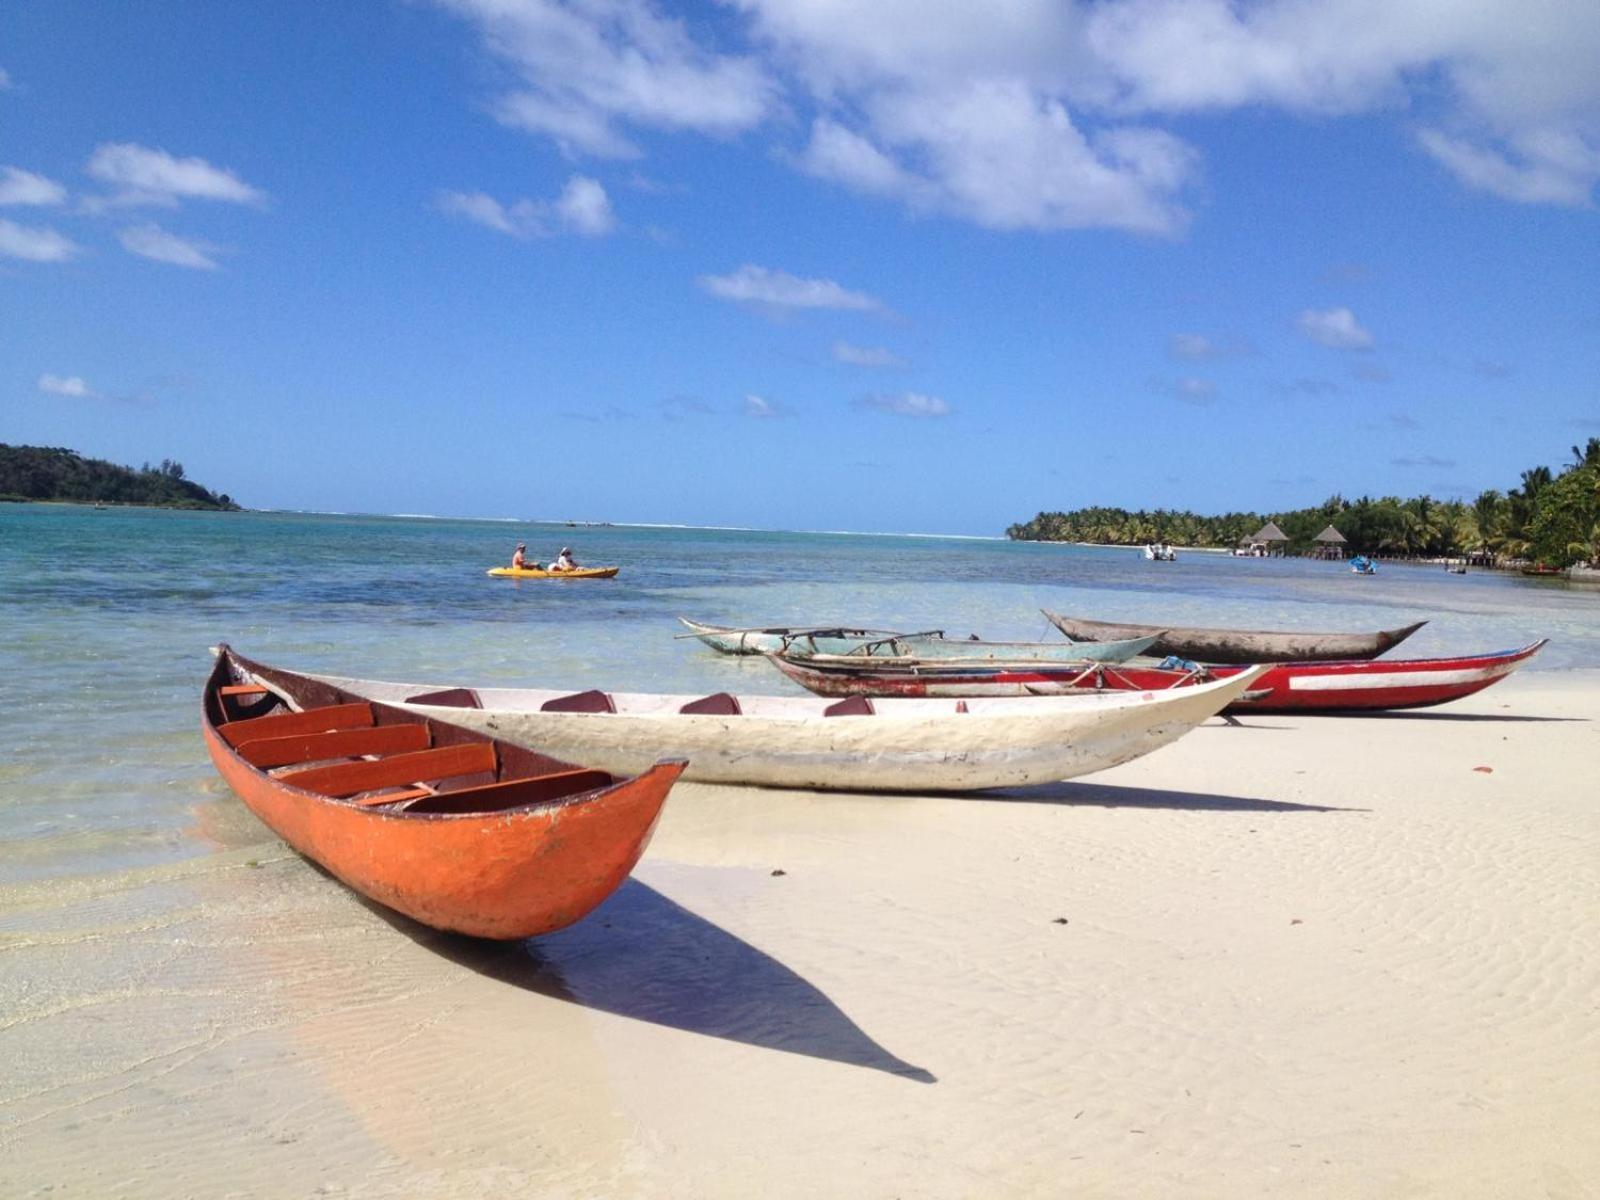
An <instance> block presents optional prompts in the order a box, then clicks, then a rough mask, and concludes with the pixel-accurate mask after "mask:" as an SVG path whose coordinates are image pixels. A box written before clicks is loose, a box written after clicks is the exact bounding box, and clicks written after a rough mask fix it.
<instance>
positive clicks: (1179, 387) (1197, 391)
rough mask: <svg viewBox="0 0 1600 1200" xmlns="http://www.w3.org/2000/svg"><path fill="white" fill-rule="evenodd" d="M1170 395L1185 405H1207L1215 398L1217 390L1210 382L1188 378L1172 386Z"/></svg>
mask: <svg viewBox="0 0 1600 1200" xmlns="http://www.w3.org/2000/svg"><path fill="white" fill-rule="evenodd" d="M1172 394H1173V395H1175V396H1176V397H1177V398H1178V399H1179V400H1182V401H1183V402H1184V403H1185V404H1196V405H1201V406H1204V405H1207V404H1210V403H1212V402H1213V401H1214V400H1215V399H1216V398H1217V389H1216V387H1215V385H1214V384H1212V383H1211V382H1210V380H1206V379H1196V378H1194V377H1193V376H1190V377H1188V378H1186V379H1180V380H1178V381H1177V382H1176V383H1175V384H1173V385H1172Z"/></svg>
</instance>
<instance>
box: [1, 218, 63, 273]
mask: <svg viewBox="0 0 1600 1200" xmlns="http://www.w3.org/2000/svg"><path fill="white" fill-rule="evenodd" d="M82 249H83V248H82V247H81V246H79V245H78V244H77V243H76V242H74V241H73V240H72V239H71V238H69V237H67V236H66V235H64V234H60V233H57V232H56V231H55V230H54V229H46V228H41V227H39V226H35V225H18V224H17V223H16V222H14V221H7V220H6V219H5V218H3V217H0V256H4V257H6V258H21V259H25V260H26V261H28V262H66V261H67V259H69V258H73V257H75V256H76V255H78V254H80V253H81V252H82Z"/></svg>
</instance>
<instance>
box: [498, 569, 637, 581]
mask: <svg viewBox="0 0 1600 1200" xmlns="http://www.w3.org/2000/svg"><path fill="white" fill-rule="evenodd" d="M620 570H622V568H621V567H573V568H572V570H570V571H546V570H545V569H544V568H543V567H537V568H535V567H490V568H489V574H491V575H498V576H500V577H501V578H502V579H610V578H611V577H612V576H613V575H615V574H616V573H617V572H618V571H620Z"/></svg>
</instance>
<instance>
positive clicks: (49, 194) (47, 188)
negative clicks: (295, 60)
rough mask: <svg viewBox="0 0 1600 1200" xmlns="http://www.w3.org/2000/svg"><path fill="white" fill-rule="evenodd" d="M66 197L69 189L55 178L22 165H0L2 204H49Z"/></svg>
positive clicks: (0, 196) (0, 202)
mask: <svg viewBox="0 0 1600 1200" xmlns="http://www.w3.org/2000/svg"><path fill="white" fill-rule="evenodd" d="M66 198H67V189H66V188H64V187H62V186H61V185H60V184H59V183H57V182H56V181H55V180H53V179H46V178H45V177H44V176H43V175H35V174H34V173H33V172H32V171H24V170H22V168H20V167H0V205H8V204H16V205H24V204H26V205H33V206H47V205H54V204H60V203H62V202H63V201H65V200H66Z"/></svg>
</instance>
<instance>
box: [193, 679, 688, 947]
mask: <svg viewBox="0 0 1600 1200" xmlns="http://www.w3.org/2000/svg"><path fill="white" fill-rule="evenodd" d="M225 658H226V654H225V655H224V659H225ZM238 661H240V662H244V663H248V660H238ZM225 665H226V664H225V661H224V660H219V662H218V671H222V670H223V669H224V668H225ZM249 665H250V666H251V667H255V668H257V669H258V671H257V677H259V678H263V679H269V680H272V681H273V682H274V683H281V682H289V681H292V680H294V679H296V678H298V677H296V676H294V675H293V674H292V673H289V672H278V671H274V670H273V669H271V668H266V667H263V666H261V665H260V664H249ZM351 699H354V697H351ZM214 712H215V707H214V705H208V706H207V712H206V713H205V714H204V715H203V716H202V722H201V729H202V733H203V734H204V737H205V742H206V749H207V751H208V752H209V754H210V756H211V761H212V763H213V764H214V765H215V766H216V768H217V772H218V774H220V775H221V776H222V778H223V779H224V780H225V781H226V782H227V784H228V786H229V787H231V788H232V789H233V790H234V792H235V793H236V794H237V795H238V796H239V798H240V799H241V800H243V801H244V803H245V805H246V807H248V808H249V809H250V811H251V812H253V813H254V814H255V815H256V816H257V817H258V818H259V819H260V820H261V822H262V823H263V824H265V825H266V826H267V827H268V828H269V829H271V830H272V831H273V832H274V833H276V834H277V835H278V836H279V837H281V838H282V839H283V840H284V841H285V842H287V843H288V844H289V845H290V846H292V847H293V848H294V849H295V850H296V851H298V852H299V853H300V854H302V855H304V856H305V857H306V858H309V859H311V860H312V861H313V862H316V863H318V864H319V865H321V866H322V867H324V868H326V869H327V870H328V871H329V872H330V873H331V874H332V875H334V876H335V877H336V878H338V879H339V880H341V881H342V882H343V883H345V884H346V885H347V886H349V887H350V888H352V889H353V890H355V891H357V892H359V893H361V894H362V895H363V896H366V897H368V898H369V899H371V900H374V901H376V902H378V903H379V904H382V905H384V906H385V907H388V908H392V909H394V910H395V911H397V912H400V913H403V914H405V915H406V916H408V917H411V918H412V919H414V920H417V921H420V922H422V923H423V924H425V925H430V926H432V927H434V928H437V929H444V930H449V931H451V932H456V933H464V934H469V935H471V936H474V937H483V938H499V939H510V938H526V937H536V936H538V935H539V934H542V933H549V932H551V931H553V930H556V929H560V928H563V927H564V926H567V925H570V924H572V923H573V922H575V921H577V920H579V919H581V918H582V917H583V916H585V915H586V914H587V913H589V912H590V911H591V910H592V909H594V908H595V907H596V906H597V905H598V904H600V903H601V901H603V900H605V899H606V897H607V896H609V895H610V894H611V893H612V892H614V891H615V890H616V889H617V888H618V887H619V886H621V884H622V881H623V880H624V879H626V878H627V876H628V874H629V872H631V871H632V870H633V867H634V865H635V864H636V863H637V862H638V861H639V857H640V856H641V855H642V854H643V853H644V850H645V847H646V846H647V845H648V844H649V842H650V838H651V836H652V834H653V833H654V831H655V827H656V822H657V820H658V819H659V817H660V814H661V808H662V805H663V804H664V803H665V801H666V798H667V794H668V792H669V791H670V789H671V787H672V784H673V782H674V781H675V780H676V779H677V777H678V775H679V773H680V772H681V771H682V769H683V767H682V764H681V763H662V764H660V765H659V766H652V767H650V768H648V769H647V770H646V771H645V773H644V774H642V775H639V776H638V777H637V778H635V779H628V780H623V781H620V782H618V783H616V784H615V785H614V786H611V787H607V788H604V789H602V790H598V791H594V792H590V793H586V794H585V795H583V796H581V797H572V798H566V799H564V800H562V801H558V802H553V803H550V804H544V805H539V806H522V807H517V808H511V809H507V810H504V811H498V812H486V813H462V814H456V813H449V814H444V813H409V812H406V811H404V810H403V809H402V810H400V811H392V810H389V809H386V808H370V807H361V806H359V805H357V804H355V803H353V802H351V801H348V800H341V799H335V798H332V797H329V796H325V795H321V794H318V793H315V792H310V791H305V790H302V789H300V788H297V787H293V786H290V785H287V784H284V783H282V782H279V781H278V780H277V779H276V778H274V777H273V776H271V775H269V774H267V773H265V772H263V771H261V770H259V769H258V768H256V767H254V766H252V765H251V764H250V763H248V762H247V761H245V759H244V758H243V757H241V755H240V753H239V752H238V751H237V750H236V749H235V748H234V747H232V746H230V745H229V744H228V742H227V741H226V740H225V739H224V738H223V737H222V735H221V734H220V733H219V732H218V728H219V727H218V725H217V723H216V721H215V720H214V718H213V714H214ZM382 715H383V714H381V713H380V716H382ZM400 717H401V719H402V720H409V721H415V720H416V718H415V717H406V716H404V715H403V714H400ZM224 727H225V726H224ZM443 728H444V727H443V726H437V727H436V732H437V731H439V730H442V729H443ZM476 740H481V739H476ZM548 761H549V764H550V766H551V767H552V769H554V768H559V767H560V766H564V765H565V764H560V763H558V762H557V761H556V760H553V759H551V760H548Z"/></svg>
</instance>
